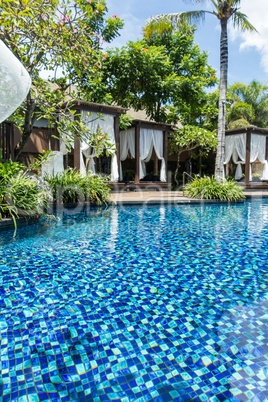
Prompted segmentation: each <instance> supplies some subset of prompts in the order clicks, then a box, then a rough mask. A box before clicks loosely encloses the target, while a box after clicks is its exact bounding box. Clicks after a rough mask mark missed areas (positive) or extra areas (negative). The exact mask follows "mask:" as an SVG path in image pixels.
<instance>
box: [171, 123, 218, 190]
mask: <svg viewBox="0 0 268 402" xmlns="http://www.w3.org/2000/svg"><path fill="white" fill-rule="evenodd" d="M216 144H217V136H216V134H215V132H213V131H209V130H206V129H204V128H201V127H197V126H192V125H184V126H183V127H182V128H181V129H179V130H177V131H174V132H172V133H171V138H170V139H169V146H168V149H169V154H170V155H174V154H176V155H177V166H176V170H175V173H174V180H175V183H176V185H177V186H178V185H179V182H178V178H177V175H178V171H179V167H180V157H181V154H182V153H183V152H187V151H188V152H190V151H193V150H195V149H197V148H201V149H202V151H203V153H204V154H205V153H207V152H208V151H210V150H211V149H213V148H215V147H216Z"/></svg>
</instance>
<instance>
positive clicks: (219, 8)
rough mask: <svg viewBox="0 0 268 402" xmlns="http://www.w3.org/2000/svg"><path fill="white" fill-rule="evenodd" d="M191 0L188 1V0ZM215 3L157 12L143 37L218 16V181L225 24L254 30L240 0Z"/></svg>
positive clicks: (221, 154)
mask: <svg viewBox="0 0 268 402" xmlns="http://www.w3.org/2000/svg"><path fill="white" fill-rule="evenodd" d="M189 1H191V0H189ZM192 1H194V2H195V3H204V2H205V1H206V0H192ZM210 2H211V3H212V5H213V6H214V10H213V11H206V10H198V11H188V12H183V13H173V14H162V15H156V16H154V17H152V18H150V20H148V22H147V25H146V26H145V28H144V36H145V37H146V38H148V37H150V36H151V35H153V34H154V33H156V32H158V33H164V32H165V31H166V30H167V27H168V26H169V27H170V26H172V27H173V29H177V27H178V26H179V24H180V22H181V21H182V22H183V21H189V22H190V23H191V22H194V21H198V20H200V19H204V17H205V14H206V13H208V14H212V15H214V16H215V17H217V18H218V19H219V21H220V24H221V39H220V90H219V114H218V141H217V154H216V164H215V178H216V179H217V180H221V179H222V178H223V177H224V165H223V162H224V145H225V124H226V93H227V72H228V35H227V23H228V21H229V20H232V22H233V24H234V26H236V27H238V28H240V29H242V30H244V31H256V29H255V28H254V27H253V25H251V24H250V22H249V21H248V20H247V17H246V15H245V14H243V13H241V12H240V11H239V5H240V3H241V0H210Z"/></svg>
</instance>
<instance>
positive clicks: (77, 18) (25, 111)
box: [0, 0, 123, 157]
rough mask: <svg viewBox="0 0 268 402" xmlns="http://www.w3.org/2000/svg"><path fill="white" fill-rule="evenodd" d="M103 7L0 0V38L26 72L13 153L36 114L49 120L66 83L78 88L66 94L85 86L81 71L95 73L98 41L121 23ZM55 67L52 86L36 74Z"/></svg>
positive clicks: (60, 0) (65, 0) (64, 0)
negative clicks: (25, 90)
mask: <svg viewBox="0 0 268 402" xmlns="http://www.w3.org/2000/svg"><path fill="white" fill-rule="evenodd" d="M107 11H108V10H107V6H106V2H105V1H104V0H99V1H94V0H91V1H88V0H87V1H86V0H77V1H73V2H70V1H69V0H46V1H43V0H20V1H19V2H18V1H10V0H3V1H1V5H0V39H1V40H2V41H3V42H4V43H5V44H6V45H7V46H8V47H9V48H10V49H11V51H12V52H13V53H14V54H15V56H16V57H17V58H18V59H19V60H20V61H21V62H22V64H23V65H24V66H25V68H26V69H27V71H28V72H29V74H30V76H31V78H32V89H31V91H30V93H29V94H28V97H27V100H26V102H25V103H24V104H23V105H22V107H21V108H20V109H19V110H18V111H17V112H16V114H15V116H14V119H15V120H16V123H17V125H18V126H19V128H20V129H21V133H22V137H21V141H20V143H19V145H18V147H17V149H16V155H17V157H18V155H19V154H20V152H21V151H22V149H23V147H24V145H25V143H26V142H27V140H28V138H29V136H30V134H31V129H32V126H33V123H34V121H35V120H36V119H38V118H40V117H43V116H44V115H45V117H46V118H47V119H48V120H49V121H50V122H51V124H52V123H53V122H54V121H55V119H56V116H57V115H58V113H59V111H60V110H61V109H60V105H61V103H62V102H63V101H64V100H65V99H66V89H67V87H68V85H69V84H70V83H73V84H76V85H77V91H78V94H77V93H76V94H73V96H72V94H70V93H68V96H69V99H70V100H71V99H72V98H73V97H77V96H79V92H81V89H85V88H83V87H82V86H80V85H79V84H80V82H81V80H82V77H83V76H84V74H85V73H87V74H91V75H92V76H96V75H98V73H99V71H100V69H101V67H102V63H103V59H104V58H105V56H104V54H103V51H102V47H103V44H104V43H105V41H106V42H110V41H111V40H112V39H113V38H114V37H116V36H117V35H118V34H119V30H120V28H122V26H123V22H122V20H120V19H119V18H118V17H117V16H116V15H114V16H111V17H106V13H107ZM58 69H60V73H61V76H62V77H63V78H61V81H60V85H57V86H55V85H54V86H53V85H51V83H50V82H47V81H44V80H43V79H42V78H41V77H40V73H41V71H44V70H48V71H50V72H51V73H54V74H56V71H57V70H58ZM54 77H55V76H54ZM52 81H56V82H57V80H55V79H54V80H52ZM67 84H68V85H67ZM83 97H86V94H84V96H83ZM68 111H69V110H68V107H67V109H65V110H62V114H63V115H65V116H66V114H68Z"/></svg>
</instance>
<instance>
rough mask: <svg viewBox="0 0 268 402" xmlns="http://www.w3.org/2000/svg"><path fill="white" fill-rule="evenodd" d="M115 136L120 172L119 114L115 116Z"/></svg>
mask: <svg viewBox="0 0 268 402" xmlns="http://www.w3.org/2000/svg"><path fill="white" fill-rule="evenodd" d="M114 136H115V147H116V156H117V166H118V172H120V133H119V116H115V117H114Z"/></svg>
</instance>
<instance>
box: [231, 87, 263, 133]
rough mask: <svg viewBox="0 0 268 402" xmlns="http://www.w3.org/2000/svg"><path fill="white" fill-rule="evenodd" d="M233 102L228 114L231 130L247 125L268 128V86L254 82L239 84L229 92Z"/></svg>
mask: <svg viewBox="0 0 268 402" xmlns="http://www.w3.org/2000/svg"><path fill="white" fill-rule="evenodd" d="M228 95H229V98H230V100H231V102H232V104H231V108H230V111H229V114H228V126H229V128H236V127H241V126H243V125H244V126H247V125H251V124H252V125H255V126H258V127H263V128H267V127H268V86H267V85H263V84H262V83H260V82H258V81H255V80H253V81H252V82H251V83H250V84H244V83H242V82H237V83H235V84H234V85H232V86H231V87H230V89H229V90H228Z"/></svg>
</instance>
